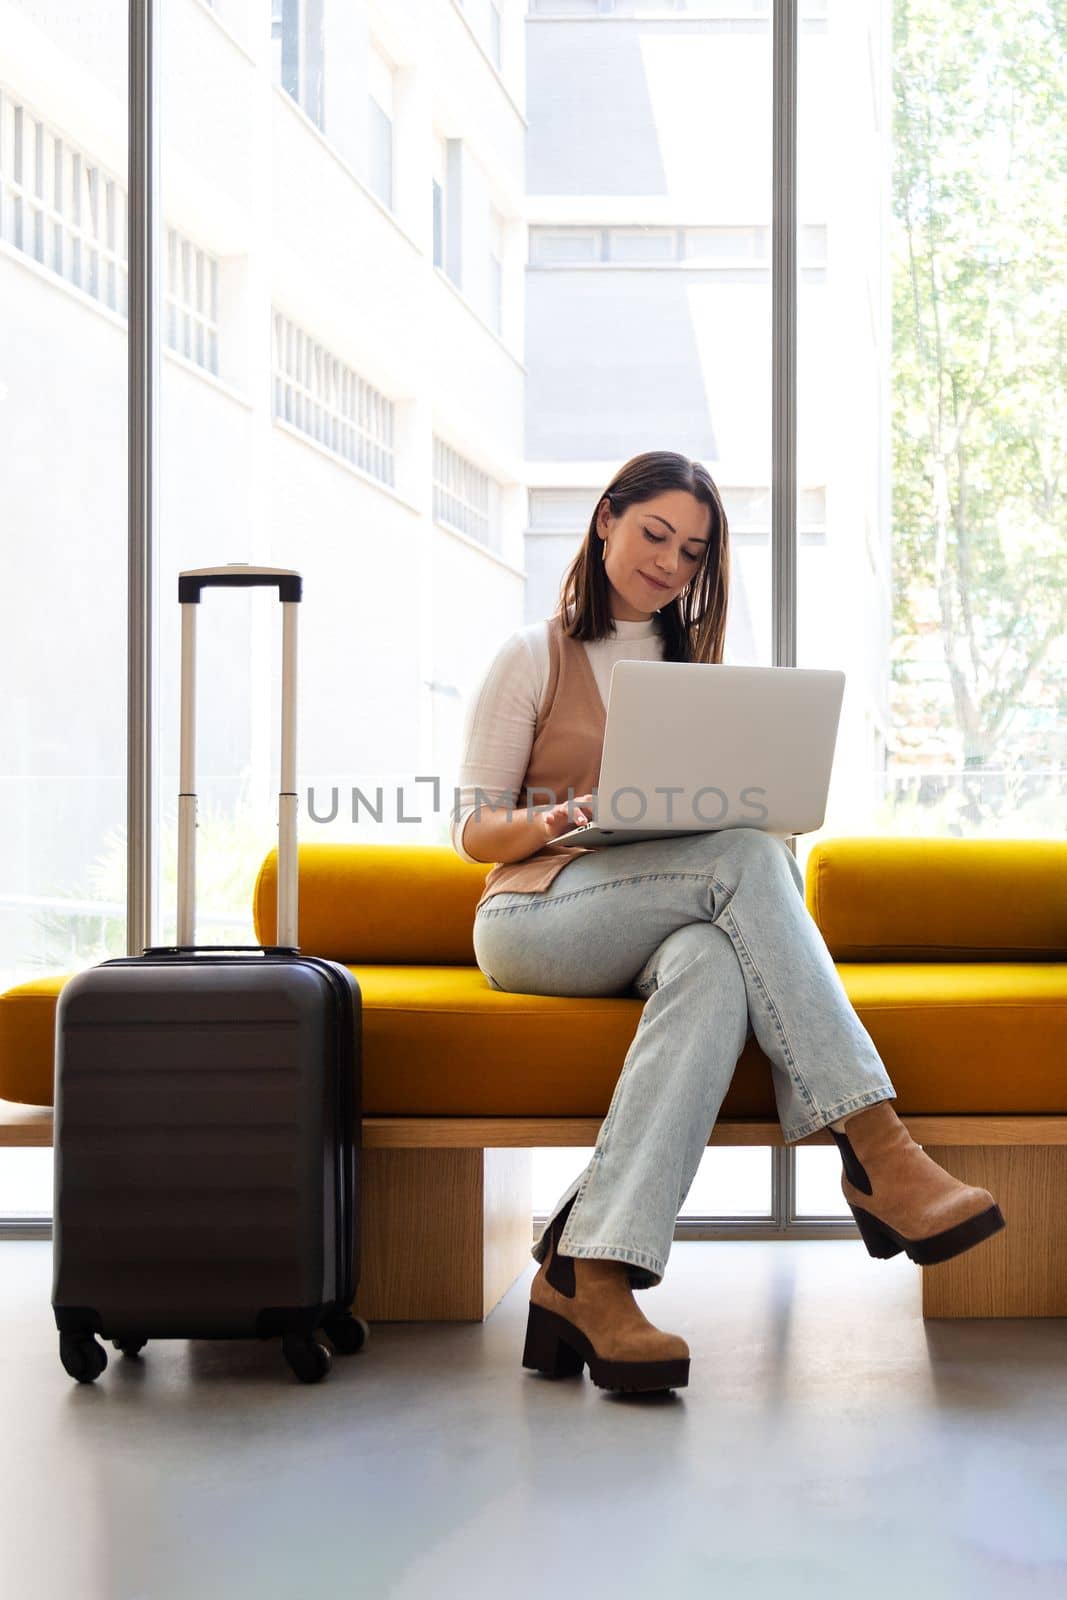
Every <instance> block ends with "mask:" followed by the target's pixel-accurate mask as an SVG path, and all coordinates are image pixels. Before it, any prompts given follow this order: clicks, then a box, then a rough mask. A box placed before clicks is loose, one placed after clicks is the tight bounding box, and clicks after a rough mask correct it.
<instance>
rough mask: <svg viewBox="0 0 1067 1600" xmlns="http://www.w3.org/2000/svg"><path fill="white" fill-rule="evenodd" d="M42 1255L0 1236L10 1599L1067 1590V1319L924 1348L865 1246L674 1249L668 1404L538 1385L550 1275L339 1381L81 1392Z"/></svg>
mask: <svg viewBox="0 0 1067 1600" xmlns="http://www.w3.org/2000/svg"><path fill="white" fill-rule="evenodd" d="M50 1250H51V1247H50V1246H49V1245H47V1244H41V1243H30V1244H27V1243H3V1244H0V1315H2V1318H3V1322H2V1328H3V1337H2V1340H0V1419H2V1451H0V1584H2V1586H3V1592H4V1594H5V1595H8V1596H11V1597H12V1600H15V1597H17V1600H45V1597H47V1600H52V1597H56V1600H59V1597H60V1596H62V1597H63V1600H179V1597H180V1600H193V1597H195V1600H216V1597H218V1600H245V1597H246V1596H247V1597H248V1600H253V1597H254V1600H283V1597H284V1600H305V1597H306V1600H312V1597H314V1596H316V1595H318V1594H325V1593H326V1590H325V1587H324V1586H325V1585H327V1584H329V1585H331V1586H332V1587H333V1590H334V1593H335V1594H336V1595H337V1596H352V1595H359V1596H362V1595H367V1596H374V1597H388V1600H424V1597H427V1600H428V1597H434V1600H438V1597H441V1596H445V1597H451V1596H457V1597H463V1600H482V1597H485V1600H489V1597H494V1600H495V1597H498V1596H499V1597H502V1600H520V1597H521V1600H525V1597H527V1596H529V1597H531V1600H533V1597H534V1596H537V1597H538V1600H547V1597H548V1596H559V1597H560V1600H570V1597H571V1596H572V1595H573V1596H577V1595H581V1596H582V1597H583V1600H598V1597H600V1596H605V1597H608V1596H610V1597H618V1596H621V1595H625V1596H630V1595H633V1596H638V1595H640V1596H649V1597H651V1596H657V1595H659V1594H683V1595H686V1594H694V1595H696V1594H700V1595H701V1596H703V1595H704V1594H705V1593H708V1592H714V1593H716V1594H717V1595H720V1596H723V1597H725V1600H733V1597H734V1596H745V1597H749V1596H756V1597H761V1596H764V1595H768V1596H770V1595H771V1594H774V1595H775V1596H778V1597H782V1596H791V1595H804V1596H809V1595H810V1596H819V1597H826V1596H838V1595H840V1596H842V1597H844V1596H848V1597H849V1600H872V1597H874V1600H879V1597H882V1596H885V1597H886V1600H889V1597H892V1600H901V1597H906V1600H930V1597H940V1596H959V1597H960V1600H978V1597H985V1596H989V1597H994V1596H995V1597H997V1600H1016V1597H1018V1596H1022V1595H1036V1596H1049V1597H1050V1600H1052V1597H1056V1600H1063V1596H1064V1595H1065V1594H1067V1319H1048V1320H1044V1321H1030V1322H1027V1321H1014V1320H1013V1321H1000V1322H996V1321H989V1322H972V1323H950V1322H940V1323H938V1322H931V1323H928V1324H925V1325H924V1324H923V1321H922V1319H921V1317H920V1315H919V1284H918V1269H917V1268H915V1267H913V1266H912V1265H911V1263H909V1262H907V1261H906V1260H903V1259H897V1260H893V1261H889V1262H876V1261H873V1260H872V1259H871V1258H870V1257H869V1256H868V1255H867V1253H866V1251H865V1250H864V1248H863V1245H862V1244H861V1243H860V1242H858V1241H856V1242H853V1241H847V1242H842V1241H833V1242H831V1241H810V1242H809V1241H797V1242H790V1243H762V1242H761V1243H733V1242H729V1243H684V1244H683V1243H678V1244H675V1246H674V1248H673V1251H672V1254H671V1260H670V1265H669V1267H668V1271H667V1275H666V1277H665V1279H664V1281H663V1283H662V1284H661V1285H660V1286H659V1287H658V1288H656V1289H652V1290H649V1291H644V1292H641V1293H639V1294H638V1297H637V1298H638V1303H639V1304H640V1306H641V1307H642V1309H643V1310H644V1312H645V1314H646V1316H648V1317H649V1318H650V1319H651V1320H652V1321H653V1322H655V1323H656V1324H657V1325H658V1326H660V1327H663V1328H666V1329H669V1330H670V1331H672V1332H675V1333H681V1334H682V1335H683V1336H684V1337H685V1338H686V1339H687V1340H688V1341H689V1344H690V1346H691V1349H692V1355H693V1362H692V1371H691V1378H690V1385H689V1388H688V1389H686V1390H681V1391H677V1392H676V1393H675V1394H673V1395H670V1396H655V1397H650V1396H645V1397H625V1396H619V1395H606V1394H604V1393H603V1392H602V1391H600V1390H598V1389H596V1388H594V1387H593V1385H592V1384H591V1383H590V1382H589V1379H588V1377H587V1376H583V1377H582V1378H580V1379H566V1380H561V1381H558V1382H555V1381H553V1380H550V1379H545V1378H542V1377H540V1376H539V1375H537V1374H535V1373H527V1372H525V1371H524V1370H523V1369H522V1367H521V1366H520V1359H521V1352H522V1339H523V1334H524V1330H525V1325H526V1308H527V1304H528V1300H529V1284H530V1279H531V1278H532V1276H533V1273H534V1272H535V1270H536V1266H535V1263H534V1262H533V1261H532V1260H531V1262H530V1266H529V1270H528V1272H527V1273H526V1274H524V1276H523V1278H522V1279H520V1281H519V1282H518V1283H517V1284H516V1285H515V1286H514V1288H513V1289H512V1290H511V1292H510V1293H509V1294H508V1295H507V1296H506V1297H505V1299H504V1300H503V1301H502V1302H501V1304H500V1305H499V1306H498V1307H497V1309H496V1310H495V1311H494V1313H493V1315H492V1316H491V1317H490V1318H489V1320H488V1322H486V1323H485V1324H483V1325H480V1326H479V1325H463V1326H455V1325H446V1324H437V1325H427V1324H421V1325H420V1324H416V1323H381V1324H378V1325H376V1326H375V1327H374V1328H373V1329H372V1332H371V1337H370V1340H369V1342H368V1344H367V1346H366V1348H365V1349H364V1350H363V1351H362V1352H360V1353H359V1354H358V1355H355V1356H352V1357H350V1358H348V1359H347V1360H342V1359H340V1358H338V1359H337V1360H336V1361H335V1363H334V1369H333V1372H332V1374H331V1376H330V1377H329V1378H328V1379H327V1380H326V1381H325V1383H323V1384H321V1385H318V1386H316V1387H308V1386H306V1385H303V1384H299V1383H298V1382H297V1381H296V1380H295V1379H294V1378H292V1376H291V1375H290V1373H289V1370H288V1368H287V1367H285V1365H284V1363H283V1362H282V1359H281V1355H280V1352H279V1349H278V1347H277V1346H276V1345H260V1344H257V1343H254V1342H253V1343H249V1344H227V1343H221V1342H220V1343H212V1344H200V1345H197V1344H185V1343H173V1344H165V1343H164V1344H156V1345H150V1346H149V1347H148V1349H147V1350H146V1352H145V1355H144V1357H143V1358H142V1359H141V1360H139V1361H134V1362H129V1361H124V1360H123V1359H122V1358H121V1357H120V1356H119V1355H118V1354H117V1353H116V1352H115V1351H112V1350H111V1349H110V1347H109V1356H110V1360H109V1365H108V1369H107V1371H106V1372H105V1373H104V1375H103V1377H102V1378H101V1379H100V1380H99V1381H98V1382H97V1383H96V1384H95V1385H93V1386H91V1387H90V1386H82V1385H78V1384H75V1383H73V1382H72V1381H71V1380H70V1379H69V1378H68V1377H67V1375H66V1374H65V1372H64V1371H63V1369H62V1367H61V1366H60V1364H59V1358H58V1353H57V1345H56V1335H55V1329H54V1325H53V1324H52V1320H51V1312H50V1308H49V1303H48V1301H49V1291H50V1271H51V1262H50Z"/></svg>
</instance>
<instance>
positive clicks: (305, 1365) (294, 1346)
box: [282, 1333, 333, 1383]
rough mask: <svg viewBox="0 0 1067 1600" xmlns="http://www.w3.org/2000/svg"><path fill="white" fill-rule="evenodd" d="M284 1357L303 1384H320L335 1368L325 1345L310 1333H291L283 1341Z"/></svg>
mask: <svg viewBox="0 0 1067 1600" xmlns="http://www.w3.org/2000/svg"><path fill="white" fill-rule="evenodd" d="M282 1355H283V1356H284V1357H285V1359H286V1361H288V1363H289V1365H290V1366H291V1367H292V1369H293V1371H294V1372H295V1373H296V1375H297V1377H298V1378H299V1379H300V1382H301V1383H318V1382H320V1380H321V1379H323V1378H325V1376H326V1374H327V1373H328V1372H329V1370H330V1368H331V1367H332V1366H333V1357H332V1356H331V1354H330V1352H329V1351H328V1350H327V1348H326V1346H325V1345H324V1344H320V1343H319V1341H318V1340H317V1339H315V1338H313V1337H312V1335H311V1334H309V1333H289V1334H286V1336H285V1338H284V1339H283V1340H282Z"/></svg>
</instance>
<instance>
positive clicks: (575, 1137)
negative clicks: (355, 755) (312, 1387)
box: [0, 838, 1067, 1320]
mask: <svg viewBox="0 0 1067 1600" xmlns="http://www.w3.org/2000/svg"><path fill="white" fill-rule="evenodd" d="M299 859H300V890H299V920H300V943H301V947H302V948H303V949H304V950H307V951H309V952H313V953H314V954H316V955H322V956H326V957H329V958H331V959H333V960H338V961H342V962H344V963H345V964H346V965H348V966H350V967H351V968H352V970H353V972H354V973H355V975H356V977H357V979H358V981H359V985H360V989H361V992H362V996H363V1036H364V1060H363V1102H364V1117H365V1123H364V1163H363V1220H364V1229H363V1261H362V1277H361V1285H360V1294H359V1297H358V1298H357V1302H356V1304H357V1308H358V1309H359V1310H360V1311H361V1312H362V1314H363V1315H365V1316H367V1317H369V1318H372V1319H374V1318H377V1319H379V1320H381V1319H389V1318H398V1319H418V1320H423V1319H471V1318H475V1319H478V1318H482V1317H484V1316H485V1315H487V1314H488V1312H489V1311H490V1310H491V1309H492V1307H493V1305H495V1304H496V1303H497V1301H498V1300H499V1298H500V1296H501V1294H503V1293H504V1292H505V1290H506V1289H507V1288H508V1287H509V1286H510V1285H511V1283H513V1282H514V1280H515V1278H516V1277H517V1276H518V1275H519V1273H521V1272H522V1271H523V1270H524V1269H525V1268H526V1267H527V1266H528V1265H529V1264H530V1260H531V1258H530V1243H531V1226H530V1222H531V1200H530V1194H531V1191H530V1159H531V1158H530V1150H531V1148H534V1147H538V1146H547V1145H570V1146H591V1145H593V1144H594V1143H595V1141H596V1134H597V1130H598V1128H599V1125H600V1123H601V1121H602V1120H603V1117H604V1115H605V1113H606V1111H607V1107H608V1104H609V1102H610V1099H611V1095H612V1092H613V1090H614V1086H615V1082H616V1079H617V1077H618V1073H619V1070H620V1068H621V1065H622V1060H623V1057H624V1056H625V1054H626V1050H627V1048H628V1046H629V1043H630V1041H631V1039H632V1037H633V1034H634V1031H635V1029H636V1027H637V1023H638V1020H639V1018H640V1015H641V1010H642V1005H643V1002H642V1001H641V1000H639V999H637V998H629V997H612V998H610V999H600V998H587V999H572V998H560V997H554V996H544V995H526V994H507V993H502V992H500V991H497V990H493V989H491V988H490V987H489V985H488V984H487V982H486V981H485V979H484V977H483V976H482V974H481V972H480V971H479V970H478V968H477V966H476V965H475V964H474V954H473V946H472V938H471V933H472V926H473V920H474V909H475V906H476V904H477V901H478V898H479V896H480V894H481V892H482V887H483V885H484V880H485V874H486V871H487V870H488V869H487V868H486V867H482V866H473V865H471V864H469V863H466V862H463V861H461V860H459V858H458V857H457V856H456V855H455V854H454V853H453V852H452V851H451V850H450V849H448V848H445V847H438V846H418V845H328V844H304V845H301V846H300V851H299ZM276 867H277V858H276V853H275V852H274V851H271V853H270V854H269V855H268V857H267V858H266V860H265V861H264V863H263V866H262V867H261V869H260V872H259V875H258V877H257V880H256V885H255V892H254V904H253V916H254V924H255V929H256V937H257V938H258V939H259V940H260V941H261V942H262V943H265V944H269V943H271V942H273V940H274V937H275V904H276V891H277V879H276ZM806 899H807V905H808V909H809V911H810V912H811V914H812V916H813V917H814V919H815V921H816V923H817V924H818V926H819V928H820V929H821V931H822V934H823V937H824V938H825V940H826V942H827V945H828V947H829V949H830V953H831V955H832V956H833V958H834V960H835V962H836V963H837V968H838V971H839V973H840V975H841V979H842V982H843V984H844V986H845V989H846V991H847V993H848V995H849V998H850V999H851V1001H852V1003H853V1005H854V1006H855V1007H856V1010H857V1012H858V1014H859V1016H860V1018H861V1020H862V1021H863V1023H864V1025H865V1026H866V1027H867V1029H868V1031H869V1032H870V1033H871V1036H872V1038H873V1039H874V1042H875V1044H876V1046H877V1047H878V1050H879V1052H880V1053H881V1055H882V1059H883V1060H884V1061H885V1064H886V1067H887V1069H888V1071H889V1074H890V1076H891V1078H892V1079H893V1082H894V1085H895V1086H896V1089H897V1099H896V1101H895V1102H894V1109H895V1110H896V1111H897V1112H898V1114H899V1115H900V1116H901V1117H902V1118H903V1119H904V1120H905V1121H906V1123H907V1125H908V1127H909V1129H910V1131H911V1133H912V1135H913V1137H914V1138H916V1139H917V1140H918V1141H919V1142H920V1143H921V1144H923V1145H924V1146H925V1148H927V1149H928V1150H929V1151H930V1153H931V1155H933V1156H934V1158H935V1159H936V1160H938V1161H939V1162H940V1163H941V1164H942V1165H943V1166H944V1167H946V1168H947V1169H948V1170H950V1171H952V1172H954V1173H956V1174H957V1175H958V1176H959V1177H961V1178H965V1179H966V1180H967V1181H969V1182H976V1183H981V1184H983V1185H984V1186H985V1187H987V1188H989V1189H990V1190H991V1191H992V1192H993V1194H994V1195H995V1196H996V1198H997V1200H998V1202H999V1203H1000V1206H1001V1209H1002V1210H1003V1212H1004V1215H1005V1218H1006V1219H1007V1222H1008V1226H1007V1228H1006V1229H1005V1230H1004V1232H1003V1233H1001V1234H1000V1235H998V1236H997V1237H996V1238H995V1239H992V1240H989V1241H987V1242H986V1243H985V1244H983V1245H982V1246H980V1247H978V1248H977V1249H975V1250H974V1251H970V1252H967V1253H966V1254H965V1255H964V1256H961V1257H957V1259H956V1260H955V1261H952V1262H945V1263H943V1264H941V1265H939V1266H937V1267H928V1268H923V1269H918V1268H917V1269H916V1270H917V1271H920V1270H921V1272H922V1277H923V1312H924V1315H926V1316H972V1317H973V1316H1062V1315H1067V1222H1065V1220H1064V1219H1065V1217H1067V844H1064V843H1060V842H1058V841H1042V840H1019V841H1014V840H1011V841H1004V840H981V841H976V840H958V839H949V840H940V839H883V838H845V839H834V840H824V841H822V842H820V843H819V844H817V845H816V846H815V847H814V848H813V850H812V853H811V855H810V857H809V860H808V866H807V875H806ZM65 981H66V978H65V977H49V978H42V979H39V980H35V981H33V982H31V983H24V984H20V985H18V986H17V987H16V988H14V989H11V990H9V991H8V993H7V994H5V995H3V996H0V1098H2V1099H3V1100H4V1101H5V1102H8V1103H10V1102H20V1103H22V1104H28V1105H31V1106H39V1107H47V1106H48V1105H50V1104H51V1100H52V1073H53V1060H54V1047H53V1032H54V1025H55V1004H56V996H57V995H58V993H59V990H60V989H61V987H62V985H63V983H64V982H65ZM6 1120H7V1123H8V1137H9V1140H10V1141H11V1142H14V1141H16V1140H17V1141H19V1142H24V1143H25V1142H45V1141H46V1140H47V1138H48V1137H50V1125H49V1123H48V1119H47V1114H46V1113H43V1112H42V1113H37V1114H35V1113H31V1112H19V1111H17V1110H16V1109H14V1108H13V1107H11V1106H10V1104H9V1108H8V1111H7V1115H6ZM710 1142H711V1143H712V1144H764V1145H766V1144H781V1143H782V1138H781V1129H780V1127H779V1125H778V1122H777V1116H776V1111H775V1101H774V1095H773V1092H772V1087H771V1079H770V1067H769V1063H768V1062H767V1060H766V1058H765V1057H764V1055H763V1053H762V1051H761V1050H760V1048H759V1046H758V1044H757V1043H756V1041H755V1039H754V1038H752V1039H750V1040H749V1041H748V1044H747V1045H746V1047H745V1051H744V1053H743V1055H742V1057H741V1060H740V1062H739V1063H738V1067H737V1071H736V1073H735V1076H734V1080H733V1082H732V1084H731V1087H730V1089H729V1091H728V1093H727V1096H726V1099H725V1101H724V1104H723V1107H722V1112H721V1115H720V1119H719V1122H718V1123H717V1124H716V1127H715V1130H714V1132H713V1134H712V1139H711V1141H710ZM802 1142H803V1143H805V1144H822V1143H825V1144H830V1143H831V1140H830V1136H829V1134H827V1133H826V1132H825V1131H821V1132H820V1133H818V1134H813V1135H811V1136H810V1138H808V1139H806V1140H804V1141H802Z"/></svg>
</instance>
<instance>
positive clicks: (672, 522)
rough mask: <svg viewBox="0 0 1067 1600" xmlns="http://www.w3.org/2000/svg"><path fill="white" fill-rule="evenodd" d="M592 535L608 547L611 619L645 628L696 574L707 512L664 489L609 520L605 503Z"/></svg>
mask: <svg viewBox="0 0 1067 1600" xmlns="http://www.w3.org/2000/svg"><path fill="white" fill-rule="evenodd" d="M597 533H598V534H599V535H600V538H601V539H606V541H607V557H606V560H605V567H606V570H607V575H608V590H609V595H610V599H611V614H612V616H613V617H615V618H617V619H618V620H619V621H621V622H647V621H648V619H649V618H650V617H651V616H652V614H653V612H656V611H659V610H661V609H662V608H663V607H664V606H665V605H669V604H670V602H671V601H672V600H673V599H674V598H675V596H676V595H678V594H681V592H682V590H683V589H684V588H685V586H686V584H687V583H689V582H690V580H691V579H692V578H693V577H694V576H695V574H696V573H697V572H698V571H699V569H700V564H701V561H702V560H703V557H704V549H705V546H706V545H707V543H708V541H709V538H710V536H711V511H710V509H709V507H708V506H706V505H703V504H702V502H701V501H699V500H698V499H697V498H696V496H695V495H692V494H690V493H689V491H688V489H667V490H665V491H664V492H663V493H662V494H658V495H654V496H653V497H652V499H651V500H642V501H641V502H640V503H639V504H637V505H632V506H628V507H627V509H626V510H625V511H624V512H623V513H622V515H621V516H620V517H613V516H612V515H611V507H610V506H609V504H608V502H607V500H606V499H604V500H601V502H600V508H599V511H598V513H597ZM653 580H655V581H653Z"/></svg>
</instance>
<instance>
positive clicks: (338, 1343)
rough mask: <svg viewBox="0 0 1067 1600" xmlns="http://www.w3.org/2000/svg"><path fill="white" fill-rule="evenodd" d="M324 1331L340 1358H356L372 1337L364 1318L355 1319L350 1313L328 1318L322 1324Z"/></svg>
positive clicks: (344, 1312)
mask: <svg viewBox="0 0 1067 1600" xmlns="http://www.w3.org/2000/svg"><path fill="white" fill-rule="evenodd" d="M322 1331H323V1333H324V1334H325V1335H326V1337H327V1339H329V1341H330V1343H331V1344H332V1345H333V1347H334V1349H335V1350H336V1352H337V1354H338V1355H339V1356H354V1355H355V1353H356V1351H357V1350H362V1349H363V1346H364V1345H365V1344H366V1342H367V1340H368V1338H369V1337H370V1327H369V1325H368V1324H367V1323H366V1322H364V1320H363V1318H362V1317H354V1316H353V1315H352V1313H351V1312H350V1311H342V1312H340V1313H335V1314H334V1315H333V1316H331V1317H327V1318H326V1320H325V1322H324V1323H323V1324H322Z"/></svg>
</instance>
